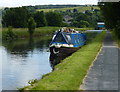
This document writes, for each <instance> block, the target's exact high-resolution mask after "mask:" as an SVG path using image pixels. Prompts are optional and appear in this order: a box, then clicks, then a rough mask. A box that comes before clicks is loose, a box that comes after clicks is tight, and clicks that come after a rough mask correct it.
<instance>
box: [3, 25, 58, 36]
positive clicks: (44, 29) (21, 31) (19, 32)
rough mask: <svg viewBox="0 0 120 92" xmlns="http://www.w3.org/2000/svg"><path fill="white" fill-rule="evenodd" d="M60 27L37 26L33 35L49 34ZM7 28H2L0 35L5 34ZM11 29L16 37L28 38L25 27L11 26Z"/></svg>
mask: <svg viewBox="0 0 120 92" xmlns="http://www.w3.org/2000/svg"><path fill="white" fill-rule="evenodd" d="M59 28H60V27H39V28H36V29H35V32H34V34H33V37H38V36H44V35H51V34H53V32H54V31H55V30H57V29H59ZM7 30H8V28H3V30H2V35H3V37H4V34H6V32H7ZM12 31H13V32H14V33H15V34H16V35H17V36H18V38H28V37H29V33H28V29H27V28H13V29H12Z"/></svg>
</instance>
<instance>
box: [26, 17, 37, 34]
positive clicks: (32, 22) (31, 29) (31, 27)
mask: <svg viewBox="0 0 120 92" xmlns="http://www.w3.org/2000/svg"><path fill="white" fill-rule="evenodd" d="M35 27H36V23H35V20H34V19H33V18H32V17H30V18H29V20H28V32H29V34H30V35H32V34H33V33H34V30H35Z"/></svg>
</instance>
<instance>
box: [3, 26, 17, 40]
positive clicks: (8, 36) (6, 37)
mask: <svg viewBox="0 0 120 92" xmlns="http://www.w3.org/2000/svg"><path fill="white" fill-rule="evenodd" d="M17 38H18V36H17V34H15V33H14V32H13V31H12V27H11V26H9V27H8V31H6V33H5V34H4V35H3V40H8V41H12V40H15V39H17Z"/></svg>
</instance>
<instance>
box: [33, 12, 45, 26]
mask: <svg viewBox="0 0 120 92" xmlns="http://www.w3.org/2000/svg"><path fill="white" fill-rule="evenodd" d="M34 19H35V22H36V27H43V26H46V25H47V21H46V17H45V14H44V12H43V11H41V12H39V11H38V12H36V13H35V14H34Z"/></svg>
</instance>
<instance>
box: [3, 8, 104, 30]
mask: <svg viewBox="0 0 120 92" xmlns="http://www.w3.org/2000/svg"><path fill="white" fill-rule="evenodd" d="M54 7H56V6H54ZM61 7H62V6H61ZM66 15H67V16H68V17H71V19H69V18H68V21H67V22H66V21H65V18H64V16H66ZM31 17H32V18H33V20H34V21H35V23H36V27H44V26H58V27H61V26H67V27H71V26H72V27H79V28H83V27H93V28H97V22H98V21H103V17H102V16H101V14H100V10H99V9H94V8H93V7H92V6H91V10H85V11H84V12H79V11H78V9H75V8H74V9H73V10H69V9H68V10H66V11H59V10H58V11H54V12H53V11H49V12H43V11H35V12H31V11H30V10H29V9H28V8H26V7H17V8H7V9H5V10H4V11H3V14H2V25H3V27H9V26H12V27H14V28H26V27H28V20H29V19H30V18H31Z"/></svg>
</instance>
